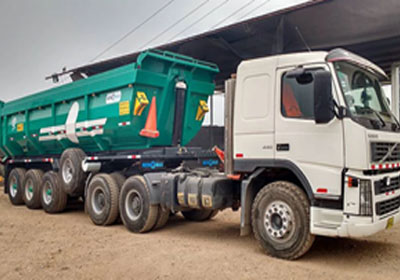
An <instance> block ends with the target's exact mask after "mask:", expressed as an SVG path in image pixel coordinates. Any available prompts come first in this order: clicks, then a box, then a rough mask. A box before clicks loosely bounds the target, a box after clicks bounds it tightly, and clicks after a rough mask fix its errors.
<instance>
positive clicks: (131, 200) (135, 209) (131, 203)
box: [125, 190, 143, 221]
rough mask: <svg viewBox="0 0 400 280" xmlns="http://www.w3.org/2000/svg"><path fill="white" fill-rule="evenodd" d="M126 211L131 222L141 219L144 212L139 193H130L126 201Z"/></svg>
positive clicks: (132, 191)
mask: <svg viewBox="0 0 400 280" xmlns="http://www.w3.org/2000/svg"><path fill="white" fill-rule="evenodd" d="M125 209H126V214H127V216H128V218H129V219H130V220H132V221H135V220H137V219H139V217H140V215H141V214H142V211H143V200H142V197H141V195H140V194H139V192H138V191H136V190H130V191H129V193H128V194H127V196H126V200H125Z"/></svg>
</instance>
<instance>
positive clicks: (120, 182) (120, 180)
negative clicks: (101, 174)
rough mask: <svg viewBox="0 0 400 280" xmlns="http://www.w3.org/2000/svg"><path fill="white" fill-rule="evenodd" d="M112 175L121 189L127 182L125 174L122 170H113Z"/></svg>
mask: <svg viewBox="0 0 400 280" xmlns="http://www.w3.org/2000/svg"><path fill="white" fill-rule="evenodd" d="M110 175H111V177H113V179H114V181H115V182H116V183H117V185H118V189H120V190H121V188H122V186H123V185H124V183H125V180H126V178H125V176H124V175H123V174H122V173H121V172H113V173H111V174H110Z"/></svg>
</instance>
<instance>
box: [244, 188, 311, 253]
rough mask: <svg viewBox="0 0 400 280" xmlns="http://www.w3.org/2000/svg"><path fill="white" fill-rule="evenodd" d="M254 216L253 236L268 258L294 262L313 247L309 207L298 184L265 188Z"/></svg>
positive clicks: (260, 195) (254, 208)
mask: <svg viewBox="0 0 400 280" xmlns="http://www.w3.org/2000/svg"><path fill="white" fill-rule="evenodd" d="M251 214H252V226H253V232H254V235H255V237H256V239H257V240H258V241H259V243H260V245H261V247H262V248H263V249H264V250H265V252H266V253H267V254H268V255H270V256H273V257H278V258H282V259H289V260H294V259H298V258H300V257H301V256H303V255H304V254H305V253H306V252H307V251H308V250H309V249H310V248H311V246H312V244H313V242H314V235H312V234H311V233H310V204H309V201H308V199H307V196H306V194H305V193H304V192H303V191H302V190H301V189H300V188H299V187H297V186H296V185H294V184H292V183H289V182H283V181H278V182H273V183H271V184H268V185H266V186H265V187H264V188H262V189H261V190H260V192H259V193H258V194H257V196H256V198H255V200H254V202H253V206H252V212H251Z"/></svg>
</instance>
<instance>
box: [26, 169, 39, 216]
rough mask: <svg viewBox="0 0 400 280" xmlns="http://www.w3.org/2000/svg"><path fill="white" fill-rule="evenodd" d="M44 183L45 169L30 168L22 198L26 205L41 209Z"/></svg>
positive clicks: (30, 207)
mask: <svg viewBox="0 0 400 280" xmlns="http://www.w3.org/2000/svg"><path fill="white" fill-rule="evenodd" d="M42 184H43V171H42V170H39V169H29V170H28V172H26V174H25V179H24V184H23V192H22V198H23V199H24V202H25V205H26V207H28V208H29V209H39V208H40V207H41V206H42V204H41V203H40V194H41V191H40V190H41V188H42Z"/></svg>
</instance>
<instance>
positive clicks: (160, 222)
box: [154, 206, 171, 230]
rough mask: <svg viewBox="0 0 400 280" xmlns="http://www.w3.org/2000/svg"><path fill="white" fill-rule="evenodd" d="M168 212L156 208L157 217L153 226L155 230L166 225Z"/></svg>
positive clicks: (159, 207)
mask: <svg viewBox="0 0 400 280" xmlns="http://www.w3.org/2000/svg"><path fill="white" fill-rule="evenodd" d="M170 212H171V211H169V210H164V209H162V208H161V206H158V217H157V222H156V225H155V226H154V229H155V230H156V229H160V228H163V227H164V226H165V225H166V224H167V222H168V219H169V214H170Z"/></svg>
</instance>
